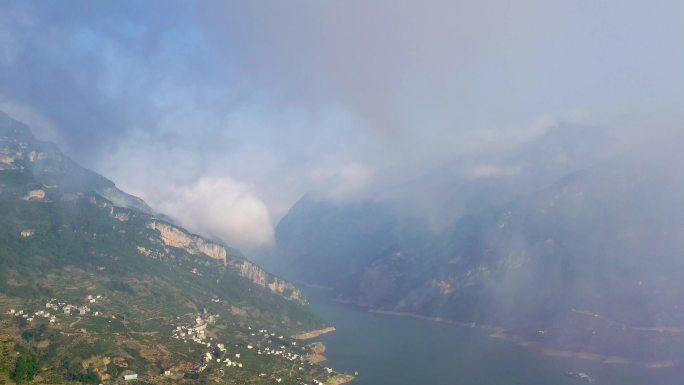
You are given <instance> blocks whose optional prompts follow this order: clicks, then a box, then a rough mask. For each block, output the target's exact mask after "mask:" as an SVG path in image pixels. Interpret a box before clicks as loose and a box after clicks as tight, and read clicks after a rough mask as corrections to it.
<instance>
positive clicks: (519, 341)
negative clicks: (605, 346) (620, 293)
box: [335, 300, 677, 370]
mask: <svg viewBox="0 0 684 385" xmlns="http://www.w3.org/2000/svg"><path fill="white" fill-rule="evenodd" d="M335 301H336V302H339V303H344V304H353V305H354V306H357V307H359V308H361V309H365V310H366V311H368V312H369V313H375V314H384V315H390V316H396V317H410V318H415V319H420V320H425V321H431V322H441V323H447V324H452V325H458V326H462V327H470V328H474V329H481V330H489V331H492V332H493V333H491V334H490V335H489V337H490V338H499V339H502V340H505V341H507V342H510V343H512V344H515V345H517V346H521V347H524V348H528V349H530V350H533V351H534V352H536V353H538V354H542V355H545V356H549V357H559V358H575V359H581V360H588V361H594V362H600V363H602V364H605V365H616V364H622V365H634V366H640V367H643V368H646V369H652V370H658V369H670V368H674V367H675V366H677V362H676V361H673V360H663V361H641V360H635V359H631V358H628V357H623V356H617V355H608V354H602V353H591V352H582V351H575V350H566V349H560V348H552V347H547V346H544V345H542V344H540V343H538V342H536V341H531V340H529V339H525V338H524V337H522V336H519V335H514V334H511V333H509V332H507V330H506V329H505V328H503V327H501V326H496V325H487V324H478V323H475V322H462V321H456V320H452V319H448V318H442V317H430V316H425V315H420V314H414V313H409V312H400V311H392V310H381V309H371V308H368V307H365V306H361V305H359V304H358V303H356V302H354V301H349V300H335Z"/></svg>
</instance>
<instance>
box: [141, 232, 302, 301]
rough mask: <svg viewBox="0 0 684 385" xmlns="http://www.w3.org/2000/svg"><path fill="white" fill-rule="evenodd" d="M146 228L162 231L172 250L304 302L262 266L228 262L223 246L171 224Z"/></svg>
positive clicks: (296, 293)
mask: <svg viewBox="0 0 684 385" xmlns="http://www.w3.org/2000/svg"><path fill="white" fill-rule="evenodd" d="M147 227H148V228H150V229H153V230H157V231H159V234H160V239H161V241H162V242H163V243H164V244H165V245H167V246H171V247H176V248H179V249H183V250H185V251H186V252H188V253H189V254H192V255H198V254H204V255H206V256H208V257H210V258H212V259H214V260H217V261H219V262H221V263H222V264H223V265H224V266H227V267H229V268H231V269H233V270H235V271H237V272H238V273H239V274H240V276H242V277H244V278H247V279H248V280H250V281H252V282H253V283H255V284H257V285H259V286H261V287H263V288H266V289H268V290H270V291H271V292H272V293H274V294H277V295H279V296H281V297H284V298H287V299H289V300H292V301H296V302H299V303H305V302H306V301H305V299H304V296H303V295H302V293H301V291H300V290H299V289H297V288H296V287H295V286H294V285H293V284H291V283H290V282H287V281H285V280H282V279H280V278H278V277H275V276H273V275H272V274H270V273H268V272H267V271H266V270H264V269H262V268H261V267H259V266H257V265H255V264H253V263H251V262H249V261H247V260H243V259H235V260H232V261H230V264H229V260H228V251H227V250H226V248H225V247H224V246H222V245H219V244H217V243H214V242H210V241H207V240H205V239H204V238H202V237H200V236H198V235H193V234H189V233H187V232H186V231H184V230H182V229H180V228H178V227H175V226H172V225H170V224H167V223H164V222H160V221H156V220H152V221H150V222H148V223H147Z"/></svg>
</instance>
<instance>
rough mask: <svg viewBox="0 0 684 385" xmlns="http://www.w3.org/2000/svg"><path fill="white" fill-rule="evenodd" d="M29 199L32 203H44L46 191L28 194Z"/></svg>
mask: <svg viewBox="0 0 684 385" xmlns="http://www.w3.org/2000/svg"><path fill="white" fill-rule="evenodd" d="M27 199H28V200H30V201H42V200H44V199H45V191H44V190H31V191H29V193H28V197H27Z"/></svg>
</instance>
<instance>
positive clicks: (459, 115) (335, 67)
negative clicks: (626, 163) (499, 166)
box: [0, 0, 684, 247]
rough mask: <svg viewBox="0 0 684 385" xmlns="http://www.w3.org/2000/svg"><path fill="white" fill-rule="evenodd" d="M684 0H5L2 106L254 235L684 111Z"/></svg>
mask: <svg viewBox="0 0 684 385" xmlns="http://www.w3.org/2000/svg"><path fill="white" fill-rule="evenodd" d="M682 20H684V3H682V2H681V1H631V0H620V1H617V0H616V1H612V0H611V1H608V0H606V1H602V0H588V1H571V0H568V1H549V0H543V1H486V0H485V1H483V0H477V1H410V2H408V1H407V2H404V1H397V0H387V1H365V2H364V1H353V0H351V1H350V0H345V1H225V2H224V1H221V2H219V1H216V2H211V1H201V2H190V1H188V2H181V1H178V2H174V1H168V0H164V1H145V2H142V1H116V2H114V1H111V2H104V1H59V2H57V1H40V2H32V1H4V0H0V110H4V111H6V112H7V113H9V114H10V115H12V116H14V117H15V118H17V119H19V120H23V121H25V122H26V123H28V124H29V125H31V126H32V127H33V129H34V132H35V133H36V134H37V135H38V136H39V137H40V138H43V139H48V140H52V141H55V142H57V143H58V144H60V146H61V147H62V149H63V150H64V151H65V152H66V153H68V154H69V155H71V156H72V157H73V158H75V159H76V160H77V161H79V162H80V163H81V164H83V165H85V166H87V167H90V168H93V169H95V170H96V171H98V172H100V173H102V174H104V175H105V176H107V177H109V178H110V179H112V180H114V181H115V182H116V183H117V184H118V185H119V186H120V187H121V188H122V189H124V190H126V191H129V192H131V193H134V194H136V195H139V196H141V197H142V198H144V199H145V200H147V201H148V202H149V203H150V204H151V205H152V206H153V207H155V208H156V209H158V210H160V211H163V212H165V213H167V214H169V215H171V216H172V217H174V218H176V219H177V220H179V222H181V223H182V224H184V225H186V226H188V227H190V228H191V229H192V230H195V231H199V232H203V233H205V234H209V235H214V236H220V237H222V238H224V239H226V240H228V241H229V242H231V243H233V244H235V245H237V246H242V247H250V246H254V245H259V244H268V243H270V242H271V241H272V237H273V226H274V224H275V223H276V222H277V220H279V219H280V218H281V217H282V215H284V214H285V213H286V212H287V209H288V208H289V207H290V206H291V205H292V204H293V203H294V202H295V201H296V200H297V199H298V198H299V197H300V196H301V195H302V194H304V193H306V192H308V191H312V190H313V191H317V190H323V191H325V193H326V194H327V196H328V197H330V199H346V198H348V197H352V196H354V194H355V193H357V192H358V191H360V190H362V189H363V186H364V185H365V184H366V183H368V182H369V181H370V180H373V178H374V177H375V176H376V175H378V173H381V172H382V170H386V169H388V168H391V169H395V170H397V169H398V170H404V173H405V177H406V178H410V177H411V176H412V175H416V174H417V173H420V172H423V171H425V170H429V169H430V168H431V167H434V166H436V165H439V164H442V163H443V162H446V161H449V160H450V159H453V158H455V157H457V156H462V155H467V154H478V155H479V156H484V157H486V156H487V155H488V154H492V155H494V154H496V153H497V152H500V151H503V150H505V149H509V148H511V147H514V146H518V145H522V144H524V143H526V142H528V141H529V140H531V139H533V138H535V137H537V136H539V135H541V134H543V133H544V132H546V131H548V130H553V129H555V128H556V127H559V126H562V127H572V126H573V124H576V123H579V124H582V125H584V126H586V125H590V126H595V127H597V128H610V129H613V130H623V129H624V130H633V129H635V128H636V129H637V130H639V131H640V132H642V133H647V132H649V130H654V129H659V128H663V127H677V126H678V125H679V124H680V123H681V122H682V118H683V116H682V115H683V112H684V108H682V106H683V102H684V71H682V68H684V23H683V22H682ZM570 129H571V128H570ZM587 140H590V138H587ZM478 167H480V168H479V169H483V168H482V167H483V166H481V165H480V166H478ZM486 167H489V166H486ZM484 169H486V170H488V172H490V171H491V170H490V169H489V168H484Z"/></svg>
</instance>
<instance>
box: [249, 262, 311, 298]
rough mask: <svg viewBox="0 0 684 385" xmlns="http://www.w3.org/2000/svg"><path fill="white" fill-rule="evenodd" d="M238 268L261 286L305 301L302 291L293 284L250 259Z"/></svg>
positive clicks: (286, 296)
mask: <svg viewBox="0 0 684 385" xmlns="http://www.w3.org/2000/svg"><path fill="white" fill-rule="evenodd" d="M237 269H238V272H239V273H240V276H242V277H245V278H247V279H249V280H250V281H252V282H254V283H255V284H257V285H259V286H261V287H264V288H267V289H269V290H270V291H271V292H273V293H275V294H278V295H280V296H282V297H285V298H287V299H290V300H293V301H297V302H301V303H304V302H305V300H304V296H303V295H302V292H301V291H300V290H299V289H298V288H296V287H295V286H294V285H293V284H291V283H290V282H287V281H284V280H282V279H280V278H278V277H275V276H273V275H271V274H269V273H268V272H266V270H264V269H262V268H261V267H259V266H257V265H255V264H253V263H251V262H249V261H242V262H240V263H239V264H238V266H237Z"/></svg>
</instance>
